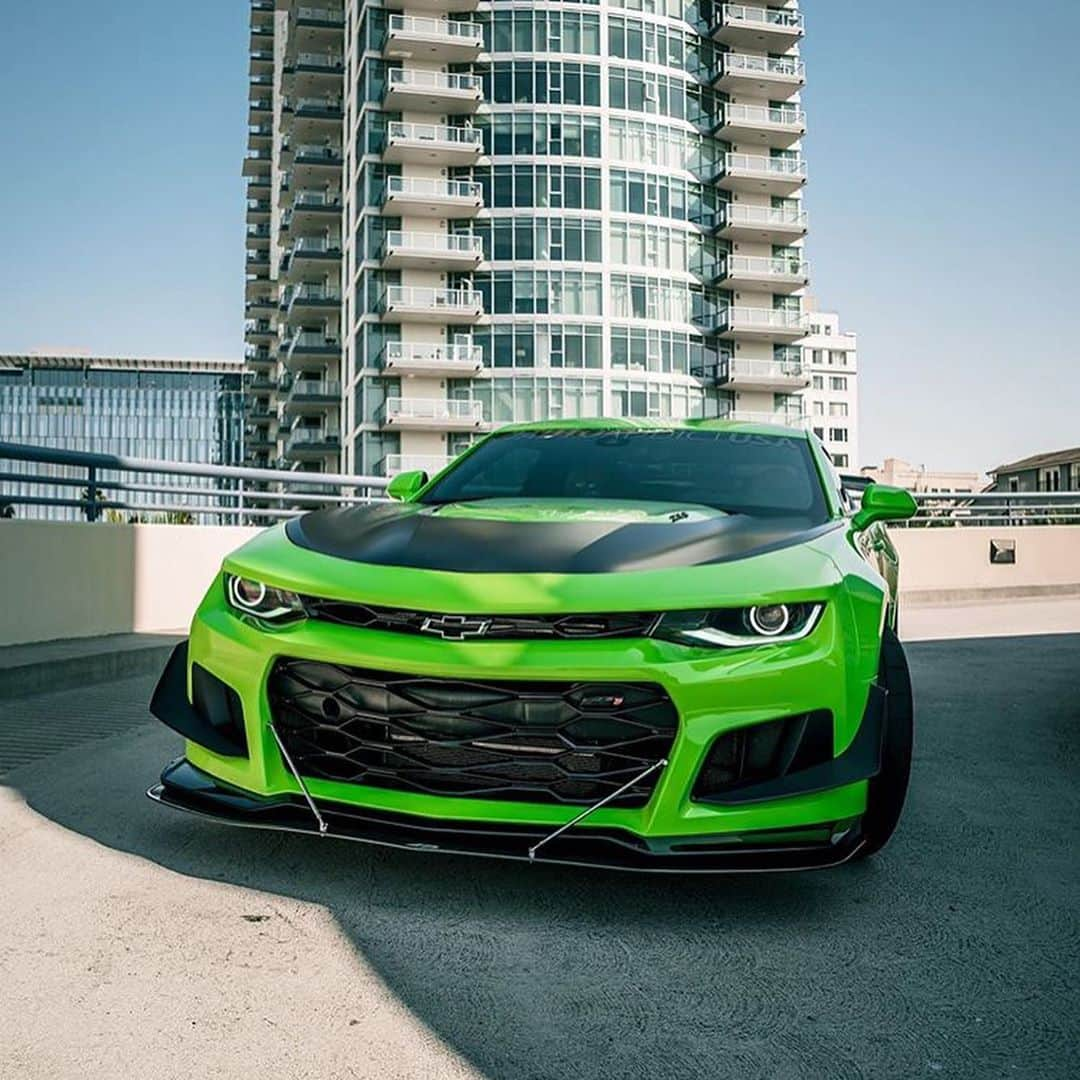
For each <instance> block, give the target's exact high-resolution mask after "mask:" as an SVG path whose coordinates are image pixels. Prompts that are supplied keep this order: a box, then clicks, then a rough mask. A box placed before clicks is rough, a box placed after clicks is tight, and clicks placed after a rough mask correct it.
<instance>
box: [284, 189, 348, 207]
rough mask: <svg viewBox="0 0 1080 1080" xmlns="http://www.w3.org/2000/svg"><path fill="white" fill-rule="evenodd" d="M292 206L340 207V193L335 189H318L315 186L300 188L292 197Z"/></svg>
mask: <svg viewBox="0 0 1080 1080" xmlns="http://www.w3.org/2000/svg"><path fill="white" fill-rule="evenodd" d="M293 206H294V207H297V206H325V207H330V208H331V209H340V207H341V193H340V192H337V191H319V190H317V189H315V188H302V189H301V190H300V191H298V192H297V193H296V195H295V196H294V197H293Z"/></svg>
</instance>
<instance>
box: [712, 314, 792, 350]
mask: <svg viewBox="0 0 1080 1080" xmlns="http://www.w3.org/2000/svg"><path fill="white" fill-rule="evenodd" d="M806 328H807V317H806V316H805V315H804V314H803V313H802V312H801V311H785V310H783V309H781V308H751V307H729V308H726V309H725V310H724V311H722V312H720V313H719V315H718V316H717V319H716V326H715V333H717V334H719V336H720V337H722V338H736V337H737V338H750V339H756V340H758V341H777V342H788V341H798V340H799V338H801V337H805V336H806Z"/></svg>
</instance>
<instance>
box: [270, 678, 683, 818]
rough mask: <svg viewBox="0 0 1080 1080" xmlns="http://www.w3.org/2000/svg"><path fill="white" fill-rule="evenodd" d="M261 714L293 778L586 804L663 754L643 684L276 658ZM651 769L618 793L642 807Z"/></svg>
mask: <svg viewBox="0 0 1080 1080" xmlns="http://www.w3.org/2000/svg"><path fill="white" fill-rule="evenodd" d="M267 692H268V696H269V699H270V710H271V716H272V718H273V722H274V725H275V728H276V729H277V731H278V733H279V734H280V735H281V737H282V740H283V741H284V743H285V746H286V749H287V750H288V752H289V756H290V757H292V759H293V761H294V762H295V763H296V766H297V768H298V769H299V771H300V772H301V773H302V774H303V775H304V776H309V777H317V778H320V779H324V780H338V781H344V782H345V783H353V784H368V785H371V786H374V787H384V788H393V789H396V790H399V791H418V792H426V793H429V794H435V795H457V796H465V797H473V798H482V799H516V800H520V801H524V802H544V803H568V804H585V805H587V804H590V803H594V802H597V801H598V800H600V799H602V798H604V797H605V796H608V795H611V794H612V793H614V792H615V791H617V790H618V789H619V788H620V787H622V786H623V785H624V784H626V783H627V782H628V781H629V780H631V779H633V777H634V776H636V775H637V774H638V773H640V772H641V771H642V770H643V769H645V768H646V767H647V766H648V765H651V764H653V763H654V762H656V761H658V760H659V759H661V758H663V757H666V756H667V754H668V752H669V750H670V748H671V744H672V741H673V740H674V737H675V730H676V727H677V724H678V716H677V713H676V711H675V706H674V705H673V704H672V702H671V699H670V698H669V697H668V696H667V694H666V693H665V692H664V691H663V689H661V688H660V687H659V686H655V685H652V684H650V683H609V682H517V681H513V682H473V681H471V680H470V681H465V680H456V679H439V678H425V677H423V676H417V675H399V674H395V673H392V672H385V671H368V670H364V669H361V668H352V667H344V666H341V665H337V664H325V663H317V662H314V661H308V660H289V659H282V660H279V661H277V663H276V664H275V665H274V668H273V670H272V671H271V673H270V679H269V683H268V686H267ZM657 775H658V773H656V772H654V773H651V774H650V775H649V776H648V777H646V778H645V779H644V780H643V781H641V783H639V784H635V785H634V786H633V787H631V788H630V789H629V790H628V791H627V792H625V793H624V794H623V795H621V796H619V798H618V800H616V802H615V805H618V806H622V807H634V806H643V805H644V804H645V803H646V802H647V801H648V799H649V796H650V795H651V794H652V790H653V787H654V786H655V782H656V777H657Z"/></svg>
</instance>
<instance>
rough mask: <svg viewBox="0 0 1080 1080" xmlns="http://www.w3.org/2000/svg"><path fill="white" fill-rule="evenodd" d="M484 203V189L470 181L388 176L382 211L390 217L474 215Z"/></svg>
mask: <svg viewBox="0 0 1080 1080" xmlns="http://www.w3.org/2000/svg"><path fill="white" fill-rule="evenodd" d="M483 205H484V198H483V189H482V188H481V187H480V185H479V184H474V183H472V181H470V180H440V179H428V178H427V177H420V176H388V177H387V178H386V186H385V188H384V189H383V200H382V213H383V214H384V215H385V216H387V217H398V216H403V215H408V216H409V217H433V218H471V217H475V216H476V214H477V212H478V211H479V210H480V208H481V207H482V206H483Z"/></svg>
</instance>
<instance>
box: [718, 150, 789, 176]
mask: <svg viewBox="0 0 1080 1080" xmlns="http://www.w3.org/2000/svg"><path fill="white" fill-rule="evenodd" d="M724 171H725V172H729V173H753V174H755V175H761V176H774V177H782V178H784V179H788V178H801V179H805V178H806V162H805V161H803V159H802V158H801V157H794V158H787V157H764V156H763V155H761V154H735V153H730V154H725V155H724Z"/></svg>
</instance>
